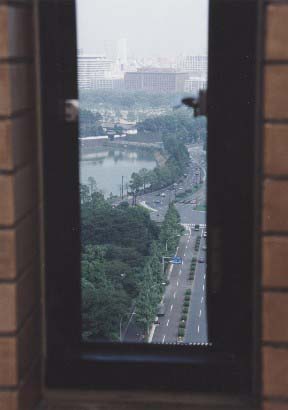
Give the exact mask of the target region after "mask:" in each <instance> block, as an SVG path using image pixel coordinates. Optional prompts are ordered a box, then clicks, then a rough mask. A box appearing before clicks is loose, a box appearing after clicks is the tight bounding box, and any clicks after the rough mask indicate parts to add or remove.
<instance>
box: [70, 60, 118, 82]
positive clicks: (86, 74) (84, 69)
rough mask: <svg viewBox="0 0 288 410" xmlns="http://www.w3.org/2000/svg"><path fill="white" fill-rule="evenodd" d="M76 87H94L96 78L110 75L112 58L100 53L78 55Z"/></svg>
mask: <svg viewBox="0 0 288 410" xmlns="http://www.w3.org/2000/svg"><path fill="white" fill-rule="evenodd" d="M77 60H78V87H79V88H88V89H89V88H95V82H96V81H97V80H103V79H106V78H108V77H111V71H112V60H109V59H107V58H106V57H105V56H102V55H86V56H84V55H78V59H77Z"/></svg>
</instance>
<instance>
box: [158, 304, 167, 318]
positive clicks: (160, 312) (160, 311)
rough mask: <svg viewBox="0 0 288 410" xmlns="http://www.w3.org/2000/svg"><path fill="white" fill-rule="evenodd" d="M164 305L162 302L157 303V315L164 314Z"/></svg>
mask: <svg viewBox="0 0 288 410" xmlns="http://www.w3.org/2000/svg"><path fill="white" fill-rule="evenodd" d="M165 310H166V309H165V305H164V303H159V305H158V311H157V316H164V315H165Z"/></svg>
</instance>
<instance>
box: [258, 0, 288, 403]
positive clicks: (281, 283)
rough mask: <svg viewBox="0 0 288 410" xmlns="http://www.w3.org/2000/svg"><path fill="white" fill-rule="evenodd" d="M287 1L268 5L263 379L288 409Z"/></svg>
mask: <svg viewBox="0 0 288 410" xmlns="http://www.w3.org/2000/svg"><path fill="white" fill-rule="evenodd" d="M287 23H288V1H287V0H286V1H270V2H269V3H268V4H267V6H266V30H265V36H266V38H265V61H264V62H263V63H264V65H263V70H264V71H263V74H264V101H263V103H264V104H263V117H264V120H263V143H264V155H263V166H264V175H263V225H262V227H263V241H262V249H263V260H262V287H263V296H262V306H263V310H262V313H263V315H262V339H263V348H262V367H263V372H262V383H263V390H262V393H263V397H264V406H263V407H264V409H265V410H284V409H288V321H287V316H288V46H287V42H288V25H287Z"/></svg>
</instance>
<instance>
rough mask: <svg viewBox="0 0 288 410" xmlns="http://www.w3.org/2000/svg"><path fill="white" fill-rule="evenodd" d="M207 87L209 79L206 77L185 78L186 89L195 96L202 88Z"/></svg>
mask: <svg viewBox="0 0 288 410" xmlns="http://www.w3.org/2000/svg"><path fill="white" fill-rule="evenodd" d="M206 89H207V80H206V78H200V77H190V78H189V79H187V80H185V85H184V91H185V92H187V93H190V94H192V95H194V96H196V95H198V93H199V91H200V90H206Z"/></svg>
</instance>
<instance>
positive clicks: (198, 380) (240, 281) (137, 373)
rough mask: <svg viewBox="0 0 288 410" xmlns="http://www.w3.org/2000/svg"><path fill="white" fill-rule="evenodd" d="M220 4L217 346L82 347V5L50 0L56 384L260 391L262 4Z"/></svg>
mask: <svg viewBox="0 0 288 410" xmlns="http://www.w3.org/2000/svg"><path fill="white" fill-rule="evenodd" d="M95 1H101V0H95ZM210 3H211V4H210V17H209V18H210V21H209V80H208V82H209V90H208V135H209V137H208V220H207V222H208V272H207V299H208V306H207V309H208V320H209V340H210V341H211V342H212V346H182V345H152V344H148V345H141V344H137V345H136V344H126V343H125V344H121V345H120V344H114V343H109V344H100V343H98V344H91V345H90V344H89V345H87V344H83V343H81V315H80V306H81V296H80V217H79V215H80V212H79V210H80V208H79V187H78V180H79V175H78V124H77V122H69V121H67V120H66V119H65V102H66V101H67V100H77V98H78V91H77V55H76V50H77V47H76V24H75V0H41V1H40V6H39V18H40V47H41V84H42V124H43V164H44V216H45V261H46V262H45V272H46V295H45V296H46V330H47V340H46V342H47V343H46V344H47V357H46V384H47V386H48V387H61V388H69V387H74V388H76V387H85V388H118V389H119V388H123V389H132V388H142V389H146V388H149V389H157V390H159V389H169V390H171V389H176V390H189V391H198V392H221V393H236V392H237V393H242V394H248V395H251V394H255V392H256V391H257V388H258V387H257V382H255V380H256V379H255V377H254V375H255V369H256V368H257V367H258V366H259V361H258V360H257V357H258V354H257V352H256V351H255V349H254V342H255V335H257V334H258V333H259V332H258V329H257V327H255V322H256V321H257V320H255V317H256V319H257V314H258V313H259V307H257V306H256V305H255V304H254V303H253V298H255V295H256V294H257V292H258V290H259V286H258V283H257V281H255V280H254V279H253V278H254V276H255V271H256V269H257V266H258V265H259V237H258V236H257V234H255V232H258V231H259V221H260V216H259V209H260V199H259V198H260V194H259V189H258V187H259V186H260V183H259V181H260V179H259V178H260V175H259V172H258V171H259V163H260V162H259V153H260V143H259V140H258V138H257V135H258V133H257V132H255V130H256V122H257V119H258V115H259V107H258V106H257V104H256V96H257V92H258V91H257V84H258V82H259V78H257V76H256V72H257V67H258V60H259V49H258V47H259V43H258V40H257V39H258V34H259V33H258V28H257V27H258V24H259V13H258V11H259V8H258V1H257V0H210ZM255 164H256V165H255ZM255 358H256V359H255ZM256 373H257V372H256Z"/></svg>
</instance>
